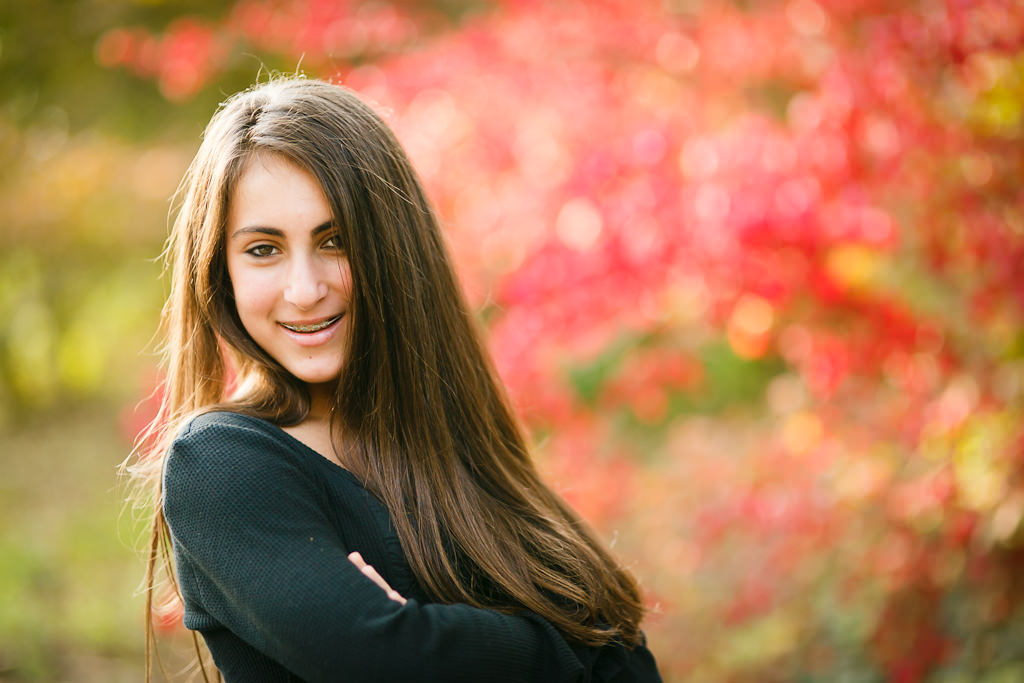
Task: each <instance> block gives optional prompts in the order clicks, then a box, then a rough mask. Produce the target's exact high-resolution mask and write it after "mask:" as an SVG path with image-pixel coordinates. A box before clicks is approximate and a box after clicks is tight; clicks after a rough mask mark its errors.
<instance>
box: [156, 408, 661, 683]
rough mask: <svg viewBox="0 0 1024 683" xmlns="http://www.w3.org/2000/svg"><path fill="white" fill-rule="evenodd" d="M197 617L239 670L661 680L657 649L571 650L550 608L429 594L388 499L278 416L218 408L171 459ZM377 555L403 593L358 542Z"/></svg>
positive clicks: (186, 578) (168, 503)
mask: <svg viewBox="0 0 1024 683" xmlns="http://www.w3.org/2000/svg"><path fill="white" fill-rule="evenodd" d="M163 491H164V493H163V510H164V515H165V517H166V519H167V523H168V526H169V527H170V530H171V541H172V546H173V551H174V558H175V567H176V571H177V576H178V582H179V586H180V588H181V593H182V596H183V599H184V606H185V619H184V620H185V626H186V627H188V628H190V629H194V630H196V631H199V632H200V633H201V634H202V636H203V638H204V640H205V641H206V644H207V646H208V647H209V649H210V652H211V654H212V655H213V659H214V662H215V664H216V665H217V667H218V669H220V671H221V673H222V674H223V675H224V677H225V680H227V681H228V682H229V683H232V682H234V681H247V682H248V681H255V682H260V681H368V682H372V681H451V682H457V681H495V682H502V681H508V682H513V681H545V682H546V681H552V682H558V681H598V680H606V681H621V682H622V683H625V682H626V681H658V680H660V679H659V678H658V674H657V669H656V666H655V664H654V660H653V658H652V657H651V655H650V653H649V652H648V651H647V649H646V647H644V646H640V647H637V648H635V649H634V650H632V651H629V650H626V649H625V648H623V647H621V646H615V645H613V646H608V647H605V648H580V647H570V646H569V645H567V644H566V642H565V640H564V639H563V638H562V637H561V635H560V634H559V633H558V632H557V631H556V630H555V629H554V628H553V627H552V626H551V625H550V624H548V623H547V622H546V621H545V620H543V619H542V618H540V617H539V616H537V615H534V614H529V613H524V614H522V615H507V614H501V613H498V612H495V611H493V610H486V609H479V608H475V607H470V606H468V605H443V604H437V603H432V602H431V600H430V599H429V597H428V596H427V595H426V594H425V592H424V591H423V589H422V588H421V587H420V586H419V584H418V583H417V582H416V580H415V578H414V576H413V574H412V571H411V569H410V567H409V564H408V562H407V561H406V559H405V556H404V554H403V552H402V548H401V544H400V543H399V541H398V537H397V535H396V533H395V530H394V527H393V525H392V523H391V520H390V517H389V515H388V512H387V508H386V507H385V506H384V505H383V504H382V503H381V502H380V501H379V500H378V499H377V498H376V497H375V496H373V495H372V494H371V493H370V492H369V491H367V490H366V489H365V488H364V487H363V486H362V485H361V484H360V482H359V481H358V479H357V478H356V477H355V476H354V475H352V473H350V472H348V471H347V470H345V469H343V468H341V467H339V466H338V465H336V464H335V463H333V462H331V461H329V460H327V459H326V458H324V457H323V456H321V455H320V454H318V453H316V452H315V451H313V450H312V449H310V448H309V447H307V446H306V445H305V444H303V443H302V442H300V441H298V440H297V439H295V438H294V437H292V436H291V435H289V434H288V433H286V432H284V431H283V430H281V429H280V428H279V427H277V426H276V425H274V424H272V423H270V422H267V421H265V420H261V419H258V418H255V417H250V416H246V415H240V414H236V413H229V412H210V413H206V414H204V415H200V416H199V417H197V418H195V419H193V420H192V421H191V422H190V423H189V424H188V425H187V426H186V427H185V428H184V429H183V430H182V432H181V433H180V434H179V435H178V437H177V438H176V440H175V441H174V443H173V445H172V446H171V449H170V451H169V453H168V456H167V459H166V463H165V466H164V479H163ZM352 551H359V552H360V553H361V554H362V556H363V558H364V559H365V560H366V562H367V563H369V564H370V565H372V566H373V567H374V568H376V569H377V571H378V572H380V574H381V575H382V576H383V577H384V579H385V580H387V582H388V583H389V584H390V585H391V586H392V587H393V588H394V589H395V590H397V591H398V592H399V593H400V594H401V595H403V596H405V597H406V598H407V599H408V601H407V602H406V603H405V604H404V605H402V604H399V603H398V602H395V601H393V600H391V599H389V598H388V597H387V595H386V594H385V592H384V591H383V590H382V589H381V588H380V587H378V586H377V585H376V584H374V583H373V582H372V581H371V580H370V579H369V578H367V577H366V576H365V575H364V574H363V573H362V572H360V571H359V569H358V568H356V567H355V565H353V564H352V563H351V562H350V561H349V560H348V557H347V555H348V554H349V553H350V552H352Z"/></svg>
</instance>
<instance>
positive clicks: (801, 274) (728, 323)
mask: <svg viewBox="0 0 1024 683" xmlns="http://www.w3.org/2000/svg"><path fill="white" fill-rule="evenodd" d="M276 72H283V73H295V72H302V73H305V74H307V75H310V76H319V77H328V78H333V79H335V80H336V81H339V82H342V83H345V84H347V85H350V86H351V87H353V88H355V89H356V90H358V91H359V92H361V93H362V94H363V95H364V96H365V97H367V98H368V99H370V100H371V101H372V102H374V103H375V105H376V106H377V107H378V109H379V110H380V111H381V112H382V113H384V115H385V116H386V117H387V118H388V120H389V122H390V123H391V125H392V126H393V127H394V128H395V130H396V131H397V132H398V133H399V137H400V138H401V139H402V141H403V143H404V144H405V145H406V147H407V149H408V151H409V153H410V155H411V156H412V157H413V160H414V163H415V165H416V166H417V168H418V169H419V171H420V172H421V174H422V176H423V178H424V180H425V183H426V185H427V187H428V191H429V192H430V194H431V197H432V198H433V200H434V201H435V202H436V204H437V206H438V208H439V210H440V213H441V215H442V217H443V220H444V223H445V225H446V228H447V231H448V235H449V238H450V243H451V247H452V250H453V252H454V254H455V257H456V260H457V262H458V267H459V269H460V274H461V276H462V278H463V282H464V285H465V287H466V290H467V292H468V293H469V295H470V297H471V299H472V301H473V303H474V305H476V306H477V307H478V310H479V311H480V316H481V320H482V321H483V322H484V324H485V325H486V327H487V329H488V332H489V339H490V343H491V347H492V349H493V352H494V354H495V358H496V360H497V362H498V365H499V367H500V370H501V372H502V375H503V377H504V378H505V380H506V382H507V384H508V386H509V388H510V390H511V392H512V395H513V398H514V400H515V402H516V405H517V406H518V408H519V410H520V412H521V414H522V415H523V417H524V419H525V420H526V422H527V424H528V425H529V427H530V428H531V430H532V433H533V435H534V437H535V441H536V444H537V458H538V462H539V463H540V465H541V467H542V468H543V469H544V471H545V473H546V475H547V476H548V477H549V479H550V480H552V481H553V482H554V483H555V485H556V487H557V488H558V489H559V490H560V491H561V492H562V493H563V494H564V495H565V496H566V497H567V498H568V499H569V501H570V502H571V503H572V504H573V505H574V506H576V507H577V508H578V509H579V510H580V511H581V512H582V513H583V514H584V515H585V516H586V517H587V518H588V519H589V520H590V521H591V522H592V523H593V524H594V525H596V526H597V528H598V529H599V530H600V531H601V533H602V534H604V535H605V536H606V537H607V538H608V539H610V540H611V542H612V543H613V544H614V549H615V551H616V552H617V553H618V555H619V557H620V558H621V559H622V561H623V562H624V563H625V564H626V565H627V566H629V567H630V568H631V569H632V570H633V571H634V572H635V573H636V575H637V576H638V578H639V579H640V581H641V583H642V584H643V587H644V589H645V593H646V596H647V601H648V604H649V606H650V610H651V612H650V616H649V618H648V620H647V622H646V627H645V628H646V630H647V633H648V636H649V640H650V643H651V647H652V649H653V651H654V652H655V654H656V655H657V657H658V659H659V662H660V664H661V667H662V670H663V674H664V676H665V678H666V680H667V681H683V680H686V681H707V682H718V681H727V682H732V681H759V682H760V681H844V682H851V683H852V682H861V681H863V682H868V681H897V682H907V683H912V682H916V681H940V682H943V683H952V682H961V681H963V682H968V681H972V682H973V681H985V682H991V683H1002V682H1007V683H1008V682H1011V681H1021V680H1024V611H1022V603H1024V529H1022V525H1021V519H1022V517H1024V417H1022V416H1024V327H1022V321H1024V215H1022V210H1024V194H1022V188H1021V182H1020V180H1021V178H1022V171H1024V168H1022V166H1024V139H1022V135H1024V9H1022V8H1021V6H1020V5H1019V3H1017V2H1015V1H1013V0H970V1H965V0H918V1H914V0H819V1H815V0H787V1H783V0H758V1H757V2H749V1H745V0H731V1H730V0H628V1H627V0H593V1H584V0H563V1H560V2H540V1H538V0H496V1H494V2H486V1H484V0H434V1H428V2H411V1H410V2H400V1H397V0H396V1H391V2H388V1H370V2H361V1H357V0H238V1H235V2H230V1H226V0H215V1H209V0H175V1H163V0H36V1H35V2H31V3H29V2H5V3H2V4H0V234H2V236H3V248H2V249H0V679H2V680H11V681H17V680H37V681H115V680H125V681H136V680H140V677H141V670H142V661H143V641H142V634H141V631H142V623H143V622H142V619H143V604H142V600H141V598H140V597H139V596H138V595H137V588H138V586H139V583H140V581H141V577H142V572H143V564H142V560H141V553H140V548H141V547H142V546H143V540H144V536H145V533H146V525H145V520H144V519H143V518H142V517H141V516H140V515H139V514H138V513H137V512H134V511H133V510H132V509H131V508H130V507H129V506H127V505H126V504H125V503H124V502H123V501H124V497H125V493H126V491H125V486H124V484H123V482H119V481H118V477H117V475H116V467H117V464H118V463H119V462H120V461H121V460H123V459H124V458H125V457H126V456H127V454H128V452H129V451H130V448H131V444H132V442H133V439H134V438H135V436H136V435H137V434H138V433H139V430H140V429H141V428H142V426H143V425H145V424H146V421H147V420H148V419H149V418H150V417H151V415H152V413H153V400H152V399H151V398H149V397H150V396H151V395H152V393H153V391H154V390H155V388H156V387H157V386H158V383H159V373H158V368H157V363H158V357H157V350H158V344H157V343H156V341H155V340H154V338H153V335H154V333H155V330H156V324H157V317H158V312H159V308H160V305H161V302H162V298H163V296H164V292H165V290H166V288H167V283H166V281H165V280H161V278H160V275H161V264H160V262H159V260H158V258H157V257H158V255H159V253H160V251H161V248H162V243H163V240H164V237H165V235H166V230H167V226H168V221H169V213H168V212H169V209H170V201H169V200H170V197H171V195H172V194H173V192H174V190H175V188H176V185H177V182H178V180H179V178H180V177H181V175H182V173H183V172H184V170H185V168H186V166H187V164H188V162H189V160H190V158H191V156H192V154H194V152H195V150H196V148H197V146H198V142H199V136H200V133H201V131H202V128H203V126H204V125H205V123H206V121H207V120H208V119H209V117H210V115H211V114H212V113H213V111H214V110H215V108H216V106H217V104H218V102H220V101H222V100H223V99H224V98H225V97H226V96H227V95H228V94H230V93H233V92H235V91H237V90H239V89H242V88H244V87H246V86H247V85H249V84H251V83H253V82H254V81H257V80H261V79H264V80H265V79H266V78H267V77H268V74H271V73H276ZM157 626H158V628H159V631H160V633H161V643H162V644H163V647H162V650H161V651H162V652H163V653H164V654H165V657H166V658H167V659H168V661H169V670H170V671H172V672H173V671H178V670H180V668H181V666H182V662H183V661H185V660H186V659H187V652H186V650H185V648H186V646H187V642H186V640H185V639H184V637H183V636H184V634H183V633H182V629H181V627H180V626H179V625H178V624H177V621H176V619H174V618H173V615H172V617H171V618H168V619H166V620H162V621H161V622H160V623H159V624H157ZM183 653H185V654H183Z"/></svg>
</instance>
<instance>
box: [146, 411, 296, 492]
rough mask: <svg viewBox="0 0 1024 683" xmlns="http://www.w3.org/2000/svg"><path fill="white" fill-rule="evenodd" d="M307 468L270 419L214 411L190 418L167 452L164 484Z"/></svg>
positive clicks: (290, 443) (292, 443) (289, 442)
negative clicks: (183, 478)
mask: <svg viewBox="0 0 1024 683" xmlns="http://www.w3.org/2000/svg"><path fill="white" fill-rule="evenodd" d="M286 469H287V470H293V471H296V470H303V471H304V470H306V469H308V468H307V467H306V466H305V465H304V459H303V458H302V457H300V454H299V453H297V449H296V448H295V444H294V442H293V441H292V440H291V439H289V438H287V435H286V434H284V432H282V431H281V430H280V428H278V427H277V426H275V425H274V424H272V423H270V422H267V421H266V420H263V419H260V418H257V417H252V416H250V415H244V414H242V413H234V412H230V411H224V410H213V411H209V412H205V413H201V414H199V415H196V416H194V417H192V418H190V419H189V420H187V421H186V422H185V423H184V424H183V425H182V427H181V428H180V429H179V430H178V432H177V434H176V436H175V437H174V440H173V441H172V442H171V445H170V447H169V449H168V452H167V457H166V460H165V463H164V480H165V482H166V481H167V480H168V479H173V478H177V477H179V476H181V477H188V478H190V479H193V478H196V477H202V478H217V477H220V476H231V477H249V476H253V475H254V474H259V473H260V472H263V471H267V470H274V471H281V470H286Z"/></svg>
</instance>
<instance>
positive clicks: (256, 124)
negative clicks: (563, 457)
mask: <svg viewBox="0 0 1024 683" xmlns="http://www.w3.org/2000/svg"><path fill="white" fill-rule="evenodd" d="M257 154H259V155H262V154H274V155H281V156H282V157H284V158H286V159H287V160H288V161H290V162H291V163H294V164H296V165H297V166H298V167H300V168H302V169H304V170H306V171H308V172H309V173H310V174H312V175H313V176H314V177H315V178H316V180H317V181H318V182H319V184H320V186H321V188H322V189H323V191H324V195H325V197H326V199H327V202H328V204H329V206H330V208H331V211H332V213H333V215H334V218H335V222H336V224H337V230H338V232H339V235H338V238H339V240H340V243H341V246H342V248H343V249H344V250H345V252H346V254H347V257H348V260H349V267H350V269H351V273H352V283H353V288H352V289H353V293H352V298H351V302H350V307H349V311H348V312H349V315H350V316H351V320H352V322H351V324H350V338H349V348H348V351H347V355H346V361H345V367H344V369H343V371H342V374H341V377H340V378H339V382H338V386H337V391H336V394H335V404H334V406H333V408H332V416H331V420H332V434H334V435H335V439H334V440H335V442H336V448H338V451H339V453H340V455H341V458H342V461H343V462H344V464H345V466H346V467H348V468H349V469H351V470H352V471H353V472H354V473H355V474H356V475H357V476H358V477H359V478H360V479H361V481H363V483H364V484H365V485H366V487H367V488H368V489H370V490H371V491H372V492H374V494H376V495H377V496H378V497H379V498H380V499H381V500H382V501H383V502H384V504H385V505H386V506H387V508H388V511H389V512H390V514H391V518H392V520H393V522H394V525H395V528H396V530H397V533H398V537H399V539H400V541H401V544H402V548H403V550H404V551H405V555H406V557H407V558H408V561H409V564H410V565H411V567H412V570H413V572H414V574H415V576H416V578H417V580H418V581H419V583H420V585H421V586H422V587H423V588H424V589H425V590H426V591H427V593H428V594H430V595H431V596H432V597H433V598H434V599H436V600H438V601H440V602H446V603H456V602H458V603H466V604H470V605H476V606H479V607H486V608H492V609H496V610H500V611H504V612H518V611H522V610H529V611H531V612H534V613H536V614H539V615H540V616H542V617H543V618H545V619H546V620H547V621H549V622H550V623H551V624H552V625H554V626H555V627H556V628H557V629H558V630H559V631H560V632H561V633H562V634H563V635H564V636H565V637H566V638H567V639H568V640H569V641H570V642H575V643H580V644H589V645H600V644H604V643H607V642H609V641H611V640H613V639H618V640H621V641H623V642H624V643H626V644H627V645H634V644H636V643H637V642H639V640H640V637H641V635H640V630H639V624H640V621H641V619H642V616H643V611H644V610H643V605H642V600H641V595H640V591H639V589H638V587H637V584H636V582H635V580H634V579H633V577H632V576H631V575H630V574H629V572H628V571H626V570H625V569H624V568H622V567H621V566H619V565H618V564H617V563H616V562H615V560H614V559H613V558H612V556H611V554H610V553H609V551H608V550H607V549H606V547H605V546H604V544H603V543H602V542H601V541H600V540H599V539H598V537H597V536H596V534H595V533H594V532H593V531H592V530H591V529H590V527H589V526H588V525H587V524H586V523H585V522H584V521H583V520H582V519H581V518H580V517H579V516H578V515H577V514H576V513H575V512H574V511H573V510H572V509H571V508H570V507H569V506H568V505H567V504H566V503H565V502H564V501H563V500H562V499H561V498H560V497H559V496H558V495H557V494H555V493H554V492H553V491H552V490H551V489H550V488H549V487H548V486H547V485H546V484H545V483H544V482H543V481H542V480H541V479H540V477H539V475H538V473H537V471H536V469H535V467H534V465H533V463H532V461H531V458H530V454H529V451H528V448H527V445H526V441H525V439H524V436H523V431H522V429H521V427H520V425H519V424H518V422H517V420H516V418H515V415H514V412H513V410H512V409H511V407H510V403H509V401H508V398H507V396H506V394H505V391H504V388H503V386H502V384H501V382H500V380H499V379H498V376H497V373H496V371H495V369H494V367H493V365H492V363H491V360H490V356H489V354H488V353H487V351H486V348H485V346H484V344H483V342H482V338H481V335H480V333H479V331H478V328H477V324H476V321H475V318H474V316H473V314H472V312H471V311H470V309H469V307H468V305H467V303H466V301H465V299H464V297H463V295H462V293H461V290H460V287H459V285H458V282H457V280H456V277H455V274H454V272H453V269H452V266H451V263H450V258H449V256H448V252H447V249H446V246H445V244H444V239H443V237H442V234H441V230H440V228H439V225H438V220H437V218H436V216H435V214H434V211H433V209H432V207H431V205H430V203H429V201H428V200H427V198H426V196H425V194H424V191H423V188H422V186H421V184H420V182H419V180H418V178H417V176H416V173H415V172H414V171H413V169H412V166H411V164H410V163H409V160H408V158H407V157H406V155H405V152H404V151H403V150H402V148H401V145H400V144H399V143H398V141H397V139H396V138H395V136H394V134H393V133H392V132H391V130H390V129H389V128H388V127H387V125H386V124H385V123H384V122H383V121H382V120H381V119H380V117H379V116H377V115H376V114H375V113H374V112H373V111H372V110H371V109H370V108H369V107H368V106H367V105H366V104H365V103H364V102H362V101H361V100H360V99H359V98H358V97H357V96H356V95H355V94H354V93H352V92H351V91H349V90H347V89H345V88H343V87H340V86H337V85H333V84H330V83H326V82H323V81H316V80H307V79H303V78H289V79H281V80H274V81H271V82H269V83H266V84H263V85H259V86H257V87H254V88H253V89H251V90H248V91H246V92H243V93H239V94H237V95H235V96H233V97H232V98H230V99H229V100H228V101H227V102H226V103H225V104H224V105H223V106H222V108H221V109H220V110H219V111H218V112H217V114H216V115H215V116H214V117H213V120H212V121H211V122H210V124H209V126H208V127H207V130H206V133H205V136H204V140H203V143H202V145H201V147H200V149H199V152H198V153H197V155H196V157H195V159H194V161H193V162H192V165H191V166H190V168H189V170H188V173H187V174H186V176H185V179H184V180H183V181H182V186H181V190H180V192H182V193H183V199H182V203H181V208H180V211H179V213H178V216H177V220H176V221H175V224H174V227H173V230H172V234H171V237H170V240H169V243H168V250H167V254H166V256H167V258H168V260H169V262H170V263H171V268H172V285H171V294H170V297H169V299H168V301H167V303H166V305H165V307H164V312H163V324H164V331H165V333H166V337H167V344H166V348H165V360H166V366H167V367H166V370H167V378H166V385H165V390H164V399H163V404H162V407H161V411H160V415H159V416H158V418H157V422H156V423H155V424H156V425H159V426H157V427H154V429H155V430H156V431H157V434H156V436H157V437H158V438H157V440H156V443H157V444H158V445H157V446H156V447H155V448H154V453H155V455H156V456H157V457H153V458H148V459H147V458H145V457H143V458H142V459H141V460H140V464H137V465H136V466H135V467H134V468H133V469H134V471H135V472H136V473H137V475H138V476H140V477H142V478H146V479H147V480H148V481H149V486H150V490H151V491H156V492H157V493H159V476H158V475H159V468H160V461H161V460H162V457H163V456H164V454H165V452H166V447H167V444H168V442H169V440H170V439H171V438H172V437H173V435H174V434H175V433H176V431H177V430H178V429H179V428H180V427H181V425H182V423H183V422H184V421H185V420H187V419H189V418H190V417H191V416H193V415H194V414H196V413H198V412H202V411H204V410H209V409H210V408H211V407H214V406H220V407H222V408H227V409H229V410H234V411H237V412H244V413H248V414H252V415H256V416H259V417H264V418H266V419H269V420H271V421H274V422H276V423H278V424H281V425H291V424H297V423H299V422H301V421H302V420H303V419H305V417H306V416H307V414H308V412H309V408H310V400H309V395H308V392H307V391H306V388H305V386H304V385H303V384H302V383H301V382H300V381H299V380H297V379H296V378H294V377H293V376H291V375H290V374H289V373H288V372H287V371H285V370H284V369H283V368H282V367H281V366H280V365H279V364H277V363H276V362H275V361H274V360H273V359H272V358H270V357H269V356H268V355H267V354H266V353H265V352H264V351H263V350H262V349H261V348H260V347H259V346H257V345H256V343H255V342H253V340H252V339H251V338H250V337H249V336H248V334H247V333H246V332H245V330H244V328H243V327H242V325H241V323H240V321H239V319H238V315H237V312H236V310H235V304H234V301H233V297H232V289H231V283H230V281H229V278H228V273H227V267H226V264H225V256H224V251H225V240H226V238H225V235H224V232H225V223H226V216H227V208H228V202H229V199H230V197H231V193H232V191H233V188H234V185H235V184H236V182H237V180H238V178H239V176H240V175H241V173H242V172H243V171H244V169H245V168H246V164H247V163H248V162H249V161H250V160H251V159H252V158H253V156H254V155H257ZM225 353H226V354H227V355H228V356H230V358H231V359H232V360H233V362H234V365H235V367H236V368H237V373H238V378H239V382H240V384H241V389H240V390H239V391H236V392H234V395H233V396H228V388H227V377H226V375H227V366H226V363H225ZM152 548H153V552H152V553H151V558H150V565H151V567H150V571H149V572H148V573H147V576H148V579H147V580H148V582H149V584H150V586H152V583H153V579H152V577H153V565H154V564H155V563H156V558H157V556H158V555H159V556H161V557H163V558H164V563H165V564H166V562H167V560H166V558H167V527H166V523H165V522H164V520H163V517H162V514H161V511H160V506H159V496H158V497H157V499H156V501H155V520H154V527H153V537H152Z"/></svg>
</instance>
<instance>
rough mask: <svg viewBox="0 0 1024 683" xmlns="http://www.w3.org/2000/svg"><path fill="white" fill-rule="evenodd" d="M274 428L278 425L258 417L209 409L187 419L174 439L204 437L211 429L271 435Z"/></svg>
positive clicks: (228, 432) (223, 432)
mask: <svg viewBox="0 0 1024 683" xmlns="http://www.w3.org/2000/svg"><path fill="white" fill-rule="evenodd" d="M274 429H276V427H275V426H274V425H273V424H272V423H270V422H267V421H266V420H263V419H261V418H258V417H253V416H251V415H245V414H243V413H236V412H232V411H229V410H208V411H205V412H202V413H198V414H196V415H193V416H192V417H190V418H189V419H187V420H185V422H184V423H183V424H182V425H181V427H180V428H179V429H178V433H177V435H176V436H175V438H174V441H175V442H178V441H182V440H186V441H187V440H192V439H202V438H203V435H204V433H208V432H210V431H213V432H217V433H220V434H230V433H234V432H255V433H257V434H266V435H268V436H269V435H270V434H271V433H272V430H274ZM206 435H207V436H208V434H206Z"/></svg>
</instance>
